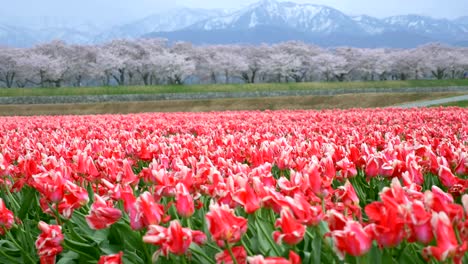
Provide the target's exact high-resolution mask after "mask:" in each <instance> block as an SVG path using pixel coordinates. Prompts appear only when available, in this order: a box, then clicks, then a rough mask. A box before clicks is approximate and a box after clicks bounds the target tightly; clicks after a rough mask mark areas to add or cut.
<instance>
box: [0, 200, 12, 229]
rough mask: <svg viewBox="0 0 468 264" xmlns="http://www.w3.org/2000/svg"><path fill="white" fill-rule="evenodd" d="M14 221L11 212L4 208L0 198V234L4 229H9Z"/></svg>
mask: <svg viewBox="0 0 468 264" xmlns="http://www.w3.org/2000/svg"><path fill="white" fill-rule="evenodd" d="M14 223H15V217H14V215H13V212H12V211H10V210H8V208H6V206H5V202H4V201H3V200H2V198H0V236H3V235H4V234H5V232H6V231H8V230H9V229H11V228H12V227H13V224H14Z"/></svg>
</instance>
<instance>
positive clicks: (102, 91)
mask: <svg viewBox="0 0 468 264" xmlns="http://www.w3.org/2000/svg"><path fill="white" fill-rule="evenodd" d="M448 86H467V87H468V79H464V80H463V79H461V80H409V81H367V82H308V83H261V84H210V85H163V86H113V87H62V88H4V89H0V96H2V97H6V96H59V95H62V96H71V95H106V94H108V95H109V94H161V93H204V92H245V91H250V92H252V91H288V90H324V89H354V88H407V87H448ZM467 90H468V89H467Z"/></svg>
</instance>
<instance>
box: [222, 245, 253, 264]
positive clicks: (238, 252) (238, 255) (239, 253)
mask: <svg viewBox="0 0 468 264" xmlns="http://www.w3.org/2000/svg"><path fill="white" fill-rule="evenodd" d="M232 254H233V255H234V258H235V259H236V262H237V263H238V264H243V263H247V252H246V251H245V248H244V247H243V246H237V247H233V248H232ZM215 259H216V263H217V264H234V261H233V259H232V258H231V254H229V250H228V249H225V250H224V251H223V252H220V253H218V254H216V256H215Z"/></svg>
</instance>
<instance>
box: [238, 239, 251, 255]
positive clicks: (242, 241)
mask: <svg viewBox="0 0 468 264" xmlns="http://www.w3.org/2000/svg"><path fill="white" fill-rule="evenodd" d="M241 244H242V246H244V248H245V250H246V251H247V255H249V256H253V255H254V254H253V252H252V251H251V250H250V248H249V247H248V246H246V244H245V241H244V239H243V238H242V239H241Z"/></svg>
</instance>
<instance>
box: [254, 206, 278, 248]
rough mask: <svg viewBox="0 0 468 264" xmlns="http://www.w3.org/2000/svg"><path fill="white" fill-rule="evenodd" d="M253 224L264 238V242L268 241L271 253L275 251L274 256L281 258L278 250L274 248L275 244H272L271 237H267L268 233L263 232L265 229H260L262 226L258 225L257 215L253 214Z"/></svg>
mask: <svg viewBox="0 0 468 264" xmlns="http://www.w3.org/2000/svg"><path fill="white" fill-rule="evenodd" d="M254 220H255V221H254V222H255V225H256V226H257V228H258V229H260V231H261V232H262V234H263V236H265V238H266V240H267V241H268V243H269V244H270V246H271V248H272V249H273V251H275V254H276V256H281V253H280V252H279V251H278V248H277V247H276V245H275V243H274V242H273V240H272V239H271V237H270V236H269V235H268V233H267V232H266V231H265V229H263V228H262V225H260V224H259V223H258V219H257V213H255V214H254Z"/></svg>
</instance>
